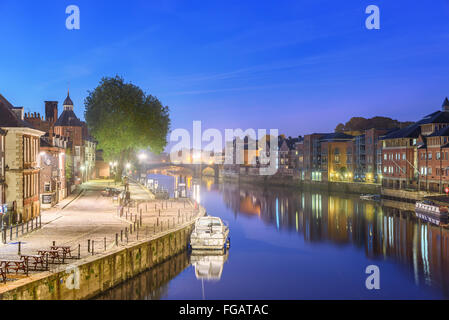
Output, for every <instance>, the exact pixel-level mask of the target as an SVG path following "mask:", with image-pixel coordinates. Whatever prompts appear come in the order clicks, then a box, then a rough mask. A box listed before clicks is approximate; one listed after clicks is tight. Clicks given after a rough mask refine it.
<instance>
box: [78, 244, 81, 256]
mask: <svg viewBox="0 0 449 320" xmlns="http://www.w3.org/2000/svg"><path fill="white" fill-rule="evenodd" d="M78 259H81V245H80V244H79V243H78Z"/></svg>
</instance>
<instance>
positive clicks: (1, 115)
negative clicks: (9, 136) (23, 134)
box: [0, 94, 34, 129]
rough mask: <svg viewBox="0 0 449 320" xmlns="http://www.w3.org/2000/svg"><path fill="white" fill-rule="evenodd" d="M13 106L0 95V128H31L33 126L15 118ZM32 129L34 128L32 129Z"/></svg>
mask: <svg viewBox="0 0 449 320" xmlns="http://www.w3.org/2000/svg"><path fill="white" fill-rule="evenodd" d="M13 109H14V106H13V105H12V104H11V103H10V102H9V101H8V100H6V98H5V97H4V96H2V95H1V94H0V127H6V128H8V127H9V128H21V127H25V128H33V126H32V125H31V124H30V123H28V122H26V121H24V120H22V119H20V118H19V117H17V115H16V114H15V113H14V111H13ZM33 129H34V128H33Z"/></svg>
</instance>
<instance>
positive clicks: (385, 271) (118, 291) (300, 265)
mask: <svg viewBox="0 0 449 320" xmlns="http://www.w3.org/2000/svg"><path fill="white" fill-rule="evenodd" d="M159 178H161V177H159ZM171 179H172V178H171V177H165V178H162V179H160V181H161V182H160V183H162V184H165V186H167V187H170V186H171V185H172V184H173V182H172V180H171ZM196 188H199V189H200V193H199V201H200V202H201V204H202V205H203V206H204V207H205V208H206V209H207V211H208V213H209V214H210V215H214V216H219V217H221V218H222V219H223V220H225V221H226V222H228V223H229V226H230V230H231V231H230V235H231V248H230V250H228V251H227V252H226V253H225V254H222V255H214V256H191V255H189V254H188V253H184V254H182V255H179V256H177V257H175V258H173V259H171V260H170V261H167V262H166V263H164V264H163V265H161V266H159V267H158V268H156V269H154V270H149V271H147V272H145V273H143V274H142V275H139V276H138V277H136V278H134V279H132V280H130V281H128V282H127V283H125V284H123V285H120V286H118V287H117V288H114V289H112V290H110V291H108V292H106V293H105V294H103V295H102V296H100V297H99V298H100V299H447V298H449V290H448V288H449V274H448V273H449V230H447V229H444V228H441V227H438V226H434V225H431V224H428V223H425V222H422V221H420V220H418V219H416V218H415V217H414V216H413V214H412V213H411V212H410V213H407V212H402V213H398V210H394V209H392V208H391V207H386V206H382V205H381V204H380V203H376V202H371V201H361V200H360V199H359V197H358V196H354V195H346V194H329V193H323V192H302V191H297V190H291V189H286V188H284V189H282V188H263V187H258V186H242V185H240V186H239V185H238V184H214V183H213V182H212V180H209V181H202V182H201V183H200V184H199V186H196ZM370 265H375V266H377V267H378V268H379V274H380V289H379V290H368V289H367V288H366V285H365V281H366V279H367V277H368V276H369V274H366V272H365V271H366V268H367V267H368V266H370Z"/></svg>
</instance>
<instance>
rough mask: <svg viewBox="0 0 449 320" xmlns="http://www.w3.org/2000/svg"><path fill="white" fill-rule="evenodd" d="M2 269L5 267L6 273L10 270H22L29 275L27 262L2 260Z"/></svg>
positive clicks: (0, 262) (0, 263)
mask: <svg viewBox="0 0 449 320" xmlns="http://www.w3.org/2000/svg"><path fill="white" fill-rule="evenodd" d="M0 267H3V268H4V269H5V271H6V273H9V270H10V269H12V270H14V271H15V272H16V274H17V273H18V272H19V270H22V271H23V272H24V273H25V274H26V275H28V265H27V263H26V261H25V260H1V261H0Z"/></svg>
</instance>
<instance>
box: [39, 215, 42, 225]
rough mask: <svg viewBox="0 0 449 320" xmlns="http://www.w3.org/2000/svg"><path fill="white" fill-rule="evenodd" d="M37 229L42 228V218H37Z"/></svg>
mask: <svg viewBox="0 0 449 320" xmlns="http://www.w3.org/2000/svg"><path fill="white" fill-rule="evenodd" d="M39 228H42V216H39Z"/></svg>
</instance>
